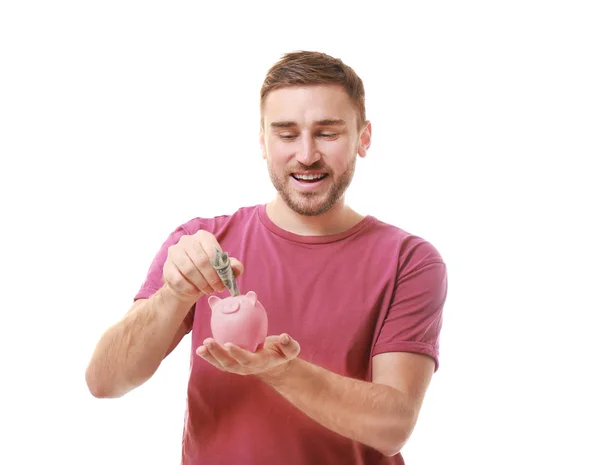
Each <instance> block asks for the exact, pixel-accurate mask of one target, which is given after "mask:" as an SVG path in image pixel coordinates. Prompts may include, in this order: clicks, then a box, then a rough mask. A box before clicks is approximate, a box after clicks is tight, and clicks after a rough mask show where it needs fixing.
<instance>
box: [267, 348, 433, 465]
mask: <svg viewBox="0 0 600 465" xmlns="http://www.w3.org/2000/svg"><path fill="white" fill-rule="evenodd" d="M283 366H285V369H283V370H280V371H277V370H271V371H268V372H265V373H263V374H260V375H258V376H259V378H261V379H262V380H263V381H265V382H266V383H268V384H269V385H271V386H272V387H273V388H274V389H275V390H276V391H277V392H279V393H280V394H281V395H282V396H283V397H285V398H286V399H287V400H288V401H290V402H291V403H292V404H294V405H295V406H296V407H297V408H298V409H300V410H301V411H302V412H304V413H305V414H306V415H308V416H309V417H311V418H312V419H313V420H315V421H317V422H318V423H320V424H321V425H323V426H325V427H326V428H328V429H330V430H332V431H335V432H336V433H338V434H340V435H342V436H345V437H347V438H349V439H352V440H355V441H358V442H360V443H363V444H366V445H368V446H371V447H373V448H374V449H377V450H378V451H380V452H381V453H382V454H384V455H386V456H392V455H395V454H397V453H398V452H400V450H401V449H402V447H403V446H404V444H405V443H406V441H407V440H408V438H409V436H410V435H411V433H412V431H413V428H414V426H415V424H416V421H417V417H418V414H419V411H420V408H421V405H422V402H423V398H424V396H425V392H426V390H427V387H428V385H429V382H430V380H431V377H432V374H433V370H434V361H433V359H431V358H430V357H428V356H425V355H420V354H410V353H384V354H379V355H376V356H375V357H373V382H367V381H362V380H356V379H351V378H346V377H343V376H340V375H337V374H335V373H332V372H330V371H327V370H325V369H324V368H321V367H318V366H315V365H313V364H310V363H308V362H306V361H304V360H302V359H300V358H295V359H293V360H290V362H289V363H288V364H287V365H283Z"/></svg>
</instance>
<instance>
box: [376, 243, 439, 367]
mask: <svg viewBox="0 0 600 465" xmlns="http://www.w3.org/2000/svg"><path fill="white" fill-rule="evenodd" d="M417 249H420V250H417V251H415V252H414V253H413V254H411V259H410V263H409V264H408V265H406V266H402V271H400V272H399V273H398V276H397V278H396V286H395V289H394V296H393V298H392V302H391V304H390V308H389V309H388V312H387V315H386V317H385V319H384V322H383V326H382V328H381V331H380V332H379V335H378V337H377V340H376V343H375V346H374V349H373V355H377V354H380V353H383V352H413V353H421V354H425V355H428V356H430V357H432V358H433V359H434V361H435V371H437V369H438V367H439V339H440V331H441V328H442V311H443V307H444V303H445V300H446V294H447V273H446V265H445V263H444V262H443V260H442V258H441V257H440V255H439V253H438V252H437V250H435V249H434V248H433V246H431V244H429V243H427V242H423V243H421V244H420V245H419V246H417Z"/></svg>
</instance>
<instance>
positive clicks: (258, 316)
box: [208, 291, 268, 352]
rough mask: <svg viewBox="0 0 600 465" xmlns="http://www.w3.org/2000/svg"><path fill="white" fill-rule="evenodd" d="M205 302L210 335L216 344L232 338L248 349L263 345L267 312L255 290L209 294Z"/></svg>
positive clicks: (233, 341) (252, 349)
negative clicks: (210, 311) (224, 294)
mask: <svg viewBox="0 0 600 465" xmlns="http://www.w3.org/2000/svg"><path fill="white" fill-rule="evenodd" d="M208 305H209V306H210V308H211V310H212V314H211V319H210V327H211V331H212V336H213V338H214V339H215V340H216V341H217V342H218V343H219V344H225V343H226V342H231V343H233V344H236V345H238V346H240V347H242V348H243V349H246V350H248V351H250V352H256V351H257V350H258V349H260V348H261V347H262V344H263V342H264V341H265V338H266V337H267V323H268V320H267V312H266V310H265V309H264V307H263V306H262V304H261V303H260V302H259V301H258V298H257V296H256V293H255V292H253V291H250V292H248V293H247V294H246V295H243V294H242V295H237V296H231V297H227V298H225V299H220V298H219V297H217V296H215V295H211V296H210V297H209V298H208Z"/></svg>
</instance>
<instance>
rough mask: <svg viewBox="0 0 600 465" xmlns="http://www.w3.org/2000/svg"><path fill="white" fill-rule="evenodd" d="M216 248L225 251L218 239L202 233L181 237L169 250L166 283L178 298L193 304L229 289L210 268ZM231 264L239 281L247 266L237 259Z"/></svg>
mask: <svg viewBox="0 0 600 465" xmlns="http://www.w3.org/2000/svg"><path fill="white" fill-rule="evenodd" d="M217 248H218V249H219V250H221V251H223V248H222V247H221V246H220V245H219V243H218V241H217V238H216V237H215V236H214V235H213V234H211V233H209V232H207V231H202V230H200V231H198V232H197V233H196V234H194V235H191V236H183V237H181V239H179V242H178V243H177V244H175V245H172V246H171V247H169V250H168V254H167V260H166V261H165V265H164V267H163V280H164V282H165V284H166V285H167V286H168V287H169V289H170V290H171V291H173V293H174V294H175V295H176V297H177V298H179V299H181V300H182V301H185V302H190V303H193V302H195V301H197V300H198V299H199V298H200V297H202V295H204V294H206V295H210V294H213V293H215V292H223V291H224V290H225V289H226V288H225V285H224V284H223V281H221V278H219V275H218V273H217V272H216V271H215V269H214V268H213V266H212V265H211V261H213V260H214V257H215V249H217ZM229 261H230V263H231V268H232V270H233V274H234V275H235V277H236V278H237V277H238V276H240V275H241V274H242V273H243V272H244V266H243V265H242V263H241V262H240V261H239V260H237V259H235V258H232V257H229Z"/></svg>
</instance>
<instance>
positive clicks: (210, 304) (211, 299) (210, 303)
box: [208, 295, 221, 310]
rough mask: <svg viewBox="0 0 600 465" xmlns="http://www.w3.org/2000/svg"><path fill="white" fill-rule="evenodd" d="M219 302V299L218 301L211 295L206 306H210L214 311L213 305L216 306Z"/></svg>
mask: <svg viewBox="0 0 600 465" xmlns="http://www.w3.org/2000/svg"><path fill="white" fill-rule="evenodd" d="M220 301H221V299H219V298H218V297H217V296H216V295H211V296H210V297H209V298H208V305H209V306H210V308H211V310H214V309H215V305H217V303H219V302H220Z"/></svg>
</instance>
